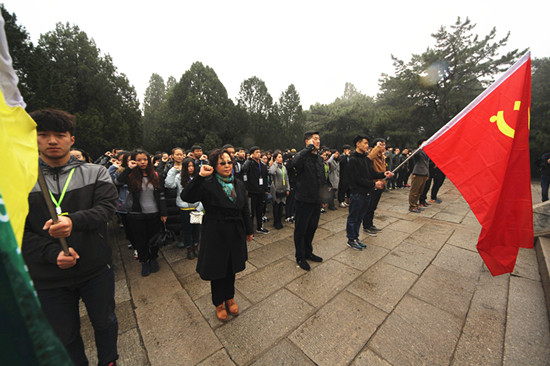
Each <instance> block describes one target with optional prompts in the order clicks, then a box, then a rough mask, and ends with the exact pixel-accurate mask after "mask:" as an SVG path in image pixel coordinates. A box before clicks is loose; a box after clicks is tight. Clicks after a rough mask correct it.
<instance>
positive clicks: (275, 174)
mask: <svg viewBox="0 0 550 366" xmlns="http://www.w3.org/2000/svg"><path fill="white" fill-rule="evenodd" d="M268 174H269V175H270V176H271V192H270V193H271V196H272V197H273V201H275V202H276V203H281V202H282V203H286V196H285V197H283V198H277V195H276V192H277V191H283V190H284V191H289V190H290V183H289V181H288V172H287V170H286V167H285V166H284V165H283V164H281V165H279V164H277V163H274V164H273V165H272V166H270V167H269V170H268ZM283 176H284V178H283Z"/></svg>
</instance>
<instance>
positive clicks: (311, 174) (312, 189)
mask: <svg viewBox="0 0 550 366" xmlns="http://www.w3.org/2000/svg"><path fill="white" fill-rule="evenodd" d="M314 148H315V147H314V146H313V145H311V144H310V145H308V146H306V148H305V149H303V150H302V151H300V152H299V153H297V154H296V156H295V157H294V159H293V160H292V163H291V169H293V173H294V174H296V200H298V201H301V202H307V203H321V202H324V200H325V199H326V196H327V195H328V187H327V178H326V177H325V165H324V164H325V163H324V161H323V158H322V157H320V156H319V155H318V154H316V153H313V152H312V151H313V149H314ZM289 174H290V173H289Z"/></svg>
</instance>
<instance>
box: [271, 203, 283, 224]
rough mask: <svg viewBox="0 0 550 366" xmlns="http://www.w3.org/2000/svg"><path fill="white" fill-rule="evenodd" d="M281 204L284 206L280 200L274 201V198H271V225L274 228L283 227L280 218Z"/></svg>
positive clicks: (281, 213)
mask: <svg viewBox="0 0 550 366" xmlns="http://www.w3.org/2000/svg"><path fill="white" fill-rule="evenodd" d="M283 206H284V203H282V202H279V203H277V202H275V200H273V227H274V228H279V229H280V228H282V227H283V222H282V218H283Z"/></svg>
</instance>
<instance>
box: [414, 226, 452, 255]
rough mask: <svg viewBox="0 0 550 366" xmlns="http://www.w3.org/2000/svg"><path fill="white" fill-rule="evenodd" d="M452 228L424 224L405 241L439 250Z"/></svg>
mask: <svg viewBox="0 0 550 366" xmlns="http://www.w3.org/2000/svg"><path fill="white" fill-rule="evenodd" d="M452 233H453V229H451V228H450V227H448V226H444V225H438V224H431V223H430V224H424V225H422V227H421V228H420V229H418V230H416V231H415V232H414V233H412V234H411V235H410V236H409V237H408V238H407V242H408V243H411V244H415V245H419V246H421V247H424V248H428V249H431V250H436V251H437V250H439V249H441V247H442V246H443V245H444V244H445V242H446V241H447V239H449V237H450V236H451V235H452Z"/></svg>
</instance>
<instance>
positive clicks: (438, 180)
mask: <svg viewBox="0 0 550 366" xmlns="http://www.w3.org/2000/svg"><path fill="white" fill-rule="evenodd" d="M444 181H445V174H443V172H442V171H438V172H436V173H435V174H434V184H433V187H432V193H431V199H432V200H436V199H437V193H438V192H439V188H441V186H442V185H443V182H444Z"/></svg>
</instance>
